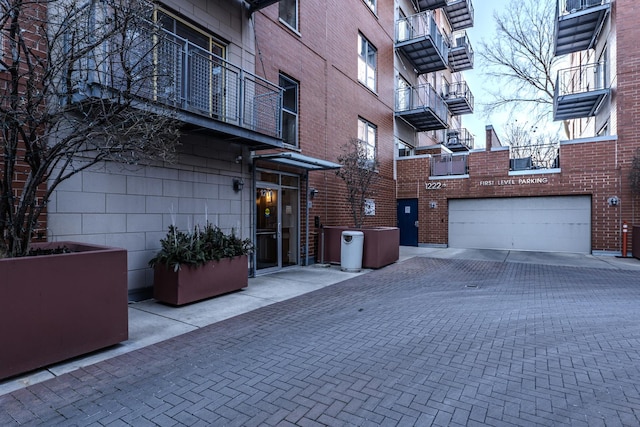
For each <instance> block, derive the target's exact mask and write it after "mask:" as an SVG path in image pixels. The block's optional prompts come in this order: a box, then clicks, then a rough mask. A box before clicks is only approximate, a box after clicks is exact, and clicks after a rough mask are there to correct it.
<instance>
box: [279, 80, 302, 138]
mask: <svg viewBox="0 0 640 427" xmlns="http://www.w3.org/2000/svg"><path fill="white" fill-rule="evenodd" d="M279 85H280V87H282V88H283V89H284V94H283V98H282V139H283V141H284V142H285V143H287V144H289V145H293V146H296V147H297V146H298V86H299V84H298V82H296V81H295V80H293V79H291V78H289V77H287V76H285V75H283V74H280V80H279Z"/></svg>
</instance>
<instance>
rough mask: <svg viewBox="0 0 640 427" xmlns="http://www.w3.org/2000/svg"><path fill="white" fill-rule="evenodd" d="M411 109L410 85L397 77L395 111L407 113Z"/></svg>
mask: <svg viewBox="0 0 640 427" xmlns="http://www.w3.org/2000/svg"><path fill="white" fill-rule="evenodd" d="M410 108H411V85H410V84H409V82H408V81H406V80H405V78H404V77H402V76H400V75H398V94H397V98H396V109H397V110H398V111H407V110H409V109H410Z"/></svg>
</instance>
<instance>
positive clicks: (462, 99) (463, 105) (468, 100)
mask: <svg viewBox="0 0 640 427" xmlns="http://www.w3.org/2000/svg"><path fill="white" fill-rule="evenodd" d="M442 97H443V99H444V102H446V103H447V106H448V107H449V111H450V112H451V114H452V115H454V116H459V115H462V114H470V113H473V106H474V98H473V94H472V93H471V90H470V89H469V85H467V82H464V81H463V82H456V83H448V84H446V85H445V87H444V93H443V96H442Z"/></svg>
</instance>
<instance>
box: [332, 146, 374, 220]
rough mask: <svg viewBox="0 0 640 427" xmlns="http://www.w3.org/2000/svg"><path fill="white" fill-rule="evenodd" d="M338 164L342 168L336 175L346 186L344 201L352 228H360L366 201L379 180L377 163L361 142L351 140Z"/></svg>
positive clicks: (339, 157) (343, 149) (344, 147)
mask: <svg viewBox="0 0 640 427" xmlns="http://www.w3.org/2000/svg"><path fill="white" fill-rule="evenodd" d="M338 163H340V164H341V165H342V167H341V168H340V169H338V170H337V171H336V175H337V176H338V177H340V178H342V180H343V181H344V182H345V184H346V186H347V195H346V200H347V203H348V205H349V210H350V212H351V216H352V217H353V223H354V226H355V227H356V228H362V226H363V225H364V217H365V205H366V203H367V199H368V198H370V197H372V196H373V187H374V186H375V184H376V183H377V182H378V180H379V178H380V175H379V173H378V171H377V167H378V162H377V160H376V159H371V158H370V157H369V156H368V155H367V149H366V148H365V146H364V144H363V142H362V141H360V140H359V139H357V138H352V139H350V140H349V142H347V143H346V144H345V145H343V147H342V154H340V156H338Z"/></svg>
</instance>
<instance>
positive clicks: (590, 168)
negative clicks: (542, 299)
mask: <svg viewBox="0 0 640 427" xmlns="http://www.w3.org/2000/svg"><path fill="white" fill-rule="evenodd" d="M617 145H618V143H617V142H616V140H615V139H611V140H607V141H600V142H591V143H582V144H564V145H562V146H561V149H560V162H561V163H560V166H561V172H560V173H547V174H539V173H536V174H528V175H517V176H510V175H509V151H508V150H505V149H502V150H495V151H476V152H472V153H471V154H470V155H469V163H468V164H469V177H468V178H456V179H439V180H437V182H440V183H442V187H441V188H440V189H433V190H427V189H426V186H425V183H426V182H429V158H416V159H407V160H400V161H399V162H398V198H418V199H419V201H418V204H419V212H420V214H419V215H420V217H419V221H420V231H419V238H418V240H419V242H420V243H428V244H447V243H448V241H447V239H448V231H449V230H448V215H449V213H448V200H449V199H465V198H488V197H536V196H563V195H590V196H591V200H592V207H591V209H592V218H591V221H592V236H591V237H592V249H593V250H596V251H619V250H620V244H621V242H620V228H619V225H620V222H621V220H622V216H621V215H622V210H621V209H620V207H611V206H609V205H608V198H609V197H612V196H618V197H620V194H621V193H620V171H619V170H618V169H616V168H615V163H614V160H613V159H614V156H615V151H616V146H617ZM528 178H544V179H546V183H541V184H519V180H520V179H528ZM500 180H515V182H516V184H508V185H499V183H498V181H500ZM482 181H494V184H493V185H481V182H482ZM432 182H433V181H432ZM431 202H435V203H436V206H437V207H436V208H431V207H430V204H431Z"/></svg>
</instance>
